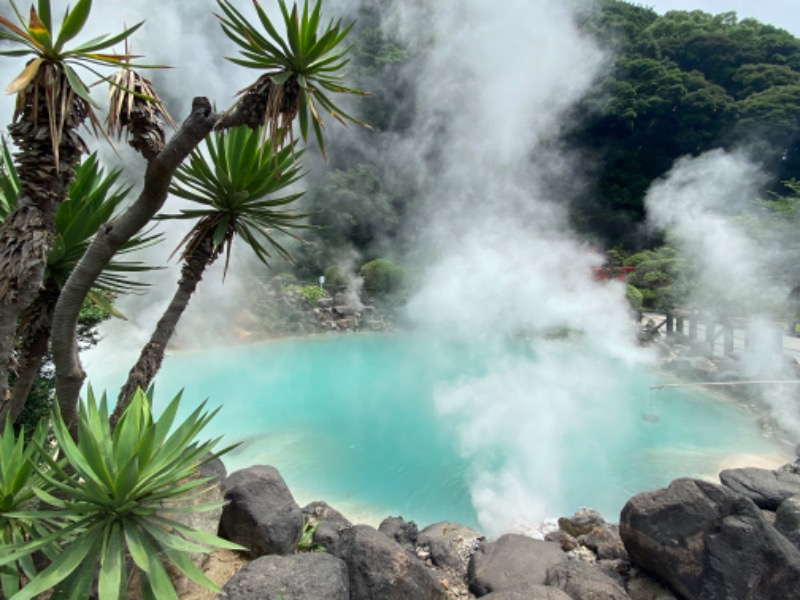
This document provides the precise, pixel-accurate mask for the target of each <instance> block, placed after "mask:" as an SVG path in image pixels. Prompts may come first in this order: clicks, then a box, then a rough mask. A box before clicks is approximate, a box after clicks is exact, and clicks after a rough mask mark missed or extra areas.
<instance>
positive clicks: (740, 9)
mask: <svg viewBox="0 0 800 600" xmlns="http://www.w3.org/2000/svg"><path fill="white" fill-rule="evenodd" d="M641 3H642V4H644V5H645V6H649V7H651V8H653V9H655V11H656V12H657V13H659V14H664V13H665V12H667V11H668V10H702V11H705V12H708V13H712V14H715V15H717V14H719V13H724V12H729V11H732V10H733V11H736V14H737V15H738V17H739V18H740V19H744V18H747V17H753V18H755V19H758V20H759V21H762V22H763V23H769V24H770V25H776V26H778V27H781V28H782V29H786V30H787V31H790V32H791V33H792V34H794V35H795V36H800V0H646V1H644V2H641Z"/></svg>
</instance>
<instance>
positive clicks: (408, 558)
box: [336, 525, 447, 600]
mask: <svg viewBox="0 0 800 600" xmlns="http://www.w3.org/2000/svg"><path fill="white" fill-rule="evenodd" d="M336 555H337V556H338V557H339V558H341V559H342V560H343V561H344V562H345V563H346V564H347V570H348V574H349V578H350V599H351V600H374V599H377V598H380V599H381V600H439V599H441V600H445V599H446V598H447V592H446V591H445V589H444V587H443V586H442V584H441V583H440V582H439V580H438V579H437V577H436V575H435V574H434V573H433V571H431V570H430V569H428V568H426V567H425V565H424V563H422V562H421V561H419V560H417V558H416V556H414V555H413V554H412V553H410V552H409V551H408V550H406V549H405V548H403V547H402V546H401V545H400V544H398V543H397V542H395V541H394V540H393V539H391V538H389V536H387V535H385V534H383V533H381V532H380V531H378V530H377V529H375V528H373V527H369V526H368V525H356V526H355V527H351V528H350V529H347V530H345V531H343V532H342V533H341V536H340V540H339V544H338V546H337V548H336Z"/></svg>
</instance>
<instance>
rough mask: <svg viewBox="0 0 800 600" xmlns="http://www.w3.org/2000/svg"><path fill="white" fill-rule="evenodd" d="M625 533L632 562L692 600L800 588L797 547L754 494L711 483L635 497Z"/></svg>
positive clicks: (779, 598) (767, 598)
mask: <svg viewBox="0 0 800 600" xmlns="http://www.w3.org/2000/svg"><path fill="white" fill-rule="evenodd" d="M620 535H621V536H622V541H623V542H624V543H625V547H626V549H627V550H628V553H629V555H630V557H631V560H632V561H633V562H634V563H635V564H637V565H638V566H640V567H642V568H643V569H645V570H646V571H648V572H649V573H651V574H653V575H655V576H656V577H658V578H659V579H661V580H662V581H664V582H666V583H668V584H669V585H670V586H671V587H672V588H673V589H674V590H675V591H677V592H678V593H679V594H680V595H682V596H683V597H685V598H687V599H688V600H730V599H732V598H736V599H741V600H772V599H774V600H783V599H785V598H787V590H798V589H800V551H798V550H797V548H795V547H794V546H793V545H792V544H791V542H789V541H788V540H787V539H786V538H785V537H783V536H782V535H781V534H780V533H778V531H776V530H775V528H773V527H772V526H771V525H770V524H769V523H768V522H767V521H766V519H765V518H764V516H763V515H762V514H761V511H760V510H759V509H758V508H757V507H756V506H755V504H753V502H752V501H751V500H750V499H748V498H746V497H744V496H742V495H740V494H737V493H736V492H734V491H732V490H731V489H729V488H726V487H723V486H720V485H716V484H713V483H709V482H707V481H700V480H694V479H676V480H675V481H673V482H672V483H671V484H670V485H669V487H667V488H665V489H660V490H657V491H654V492H646V493H643V494H639V495H637V496H634V497H633V498H631V499H630V500H629V501H628V503H627V504H626V505H625V507H624V508H623V509H622V514H621V516H620Z"/></svg>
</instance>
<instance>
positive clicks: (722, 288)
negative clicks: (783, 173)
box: [645, 150, 800, 435]
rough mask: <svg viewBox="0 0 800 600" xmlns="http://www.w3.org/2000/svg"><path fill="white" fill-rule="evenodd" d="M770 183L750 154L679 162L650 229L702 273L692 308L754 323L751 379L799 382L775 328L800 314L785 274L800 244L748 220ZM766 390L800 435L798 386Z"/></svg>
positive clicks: (661, 184)
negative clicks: (759, 233) (759, 231)
mask: <svg viewBox="0 0 800 600" xmlns="http://www.w3.org/2000/svg"><path fill="white" fill-rule="evenodd" d="M767 182H768V178H767V176H766V174H764V173H763V172H762V171H761V170H760V169H759V167H758V165H756V164H755V163H754V162H753V161H752V160H751V159H750V158H749V157H748V156H747V155H746V154H745V153H744V152H726V151H724V150H715V151H712V152H708V153H706V154H703V155H701V156H699V157H697V158H689V157H687V158H683V159H681V160H679V161H677V162H676V163H675V165H674V167H673V168H672V170H671V171H670V172H669V173H668V174H667V175H666V176H665V177H664V178H663V179H661V180H660V181H658V182H656V183H655V184H653V186H652V187H651V189H650V190H649V192H648V194H647V198H646V201H645V204H646V207H647V214H648V220H649V222H650V223H651V224H652V225H653V226H655V227H657V228H659V229H662V230H666V231H667V232H668V233H669V239H670V242H671V243H673V244H675V245H676V246H677V247H678V249H679V250H680V252H681V254H682V256H685V257H686V258H687V260H688V261H689V265H690V268H692V269H694V270H695V276H694V278H693V282H692V283H693V284H692V293H691V297H690V298H689V299H688V301H687V304H688V306H687V308H690V307H692V308H699V309H702V310H708V311H712V312H714V313H716V314H717V315H718V316H720V317H747V318H750V319H751V323H750V325H749V327H748V330H747V341H748V348H747V350H746V351H745V352H742V353H741V359H742V361H743V367H744V369H745V373H746V374H747V375H748V377H749V378H750V379H755V380H758V379H760V380H772V381H775V380H795V379H797V369H796V366H794V365H792V361H790V360H784V358H783V357H782V356H781V339H782V335H781V334H782V332H781V331H780V329H779V327H780V326H779V325H776V323H775V322H774V321H775V320H776V318H780V317H784V316H787V315H788V316H790V317H792V316H794V314H793V313H794V311H796V310H797V306H796V301H795V302H794V306H793V305H792V303H791V302H787V300H788V296H789V291H790V287H791V285H792V282H791V280H787V277H786V273H783V272H780V271H783V270H785V269H786V265H787V264H790V263H792V262H796V256H792V255H791V252H793V249H794V248H795V247H796V245H795V244H794V243H792V241H791V240H789V239H785V238H784V237H783V236H782V235H781V233H780V232H781V231H782V229H781V228H779V227H774V225H777V222H771V221H770V218H769V216H768V215H767V214H763V215H762V217H761V218H762V219H764V220H765V224H764V225H762V227H765V228H766V229H767V230H768V231H769V235H767V236H764V237H762V238H758V239H757V238H756V237H755V236H754V235H753V231H752V229H748V228H747V227H746V221H745V220H743V218H742V215H743V214H746V213H747V211H748V209H751V210H752V207H753V204H754V201H755V200H756V199H757V198H759V196H760V195H761V189H763V187H764V184H765V183H767ZM783 229H785V228H783ZM783 311H785V314H778V313H781V312H783ZM761 391H762V392H763V394H764V397H765V399H766V400H767V402H768V403H769V404H770V407H771V409H772V412H773V415H774V416H775V418H776V419H777V420H778V422H779V423H780V424H781V425H782V426H783V427H784V428H786V429H787V430H788V431H790V432H791V433H792V434H794V435H800V412H799V411H798V410H797V398H798V394H797V387H796V386H793V385H779V386H775V387H765V388H762V389H761Z"/></svg>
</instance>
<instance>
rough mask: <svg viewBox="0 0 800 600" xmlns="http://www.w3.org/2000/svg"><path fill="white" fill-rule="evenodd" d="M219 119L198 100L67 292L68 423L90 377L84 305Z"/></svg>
mask: <svg viewBox="0 0 800 600" xmlns="http://www.w3.org/2000/svg"><path fill="white" fill-rule="evenodd" d="M217 119H218V116H217V115H215V114H214V113H212V111H211V103H210V102H209V101H208V99H206V98H195V99H194V102H193V104H192V113H191V114H190V115H189V117H188V118H187V119H186V121H185V122H184V123H183V125H182V127H181V128H180V130H178V132H177V133H176V134H175V136H174V137H173V138H172V140H170V142H169V143H168V144H167V145H166V146H165V147H164V149H163V150H162V151H161V152H160V153H159V154H158V155H157V156H155V158H153V159H152V160H150V161H149V162H148V165H147V171H146V173H145V180H144V188H143V189H142V192H141V193H140V194H139V197H138V198H137V199H136V201H135V202H134V203H133V204H131V205H130V206H129V207H128V209H127V210H126V211H125V212H124V213H123V214H122V215H120V216H119V217H118V218H117V219H115V220H113V221H111V222H109V223H107V224H106V225H104V226H103V227H101V228H100V229H99V230H98V232H97V235H96V236H95V238H94V240H92V243H91V244H90V245H89V248H88V249H87V250H86V253H85V254H84V255H83V258H82V259H81V261H80V262H79V263H78V265H77V266H76V267H75V269H74V270H73V271H72V274H71V275H70V277H69V279H68V280H67V283H66V285H65V286H64V288H63V289H62V290H61V297H60V298H59V300H58V304H57V305H56V311H55V315H54V316H53V331H52V339H53V362H54V363H55V365H56V395H57V397H58V403H59V406H60V408H61V415H62V417H63V418H64V421H65V422H67V423H70V424H71V423H74V422H76V421H77V416H78V410H77V409H78V397H79V395H80V390H81V386H82V385H83V380H84V379H85V378H86V373H84V371H83V369H82V368H81V363H80V359H79V358H78V336H77V325H78V318H79V316H80V311H81V307H82V306H83V301H84V299H85V298H86V295H87V294H88V293H89V290H91V288H92V286H93V285H94V282H95V280H96V279H97V277H98V276H99V275H100V273H102V271H103V269H105V267H106V266H107V265H108V263H109V262H110V261H111V259H112V258H113V257H114V254H116V252H117V251H118V250H119V249H120V248H122V246H123V245H124V244H125V243H126V242H127V241H128V240H129V239H131V238H132V237H133V236H134V235H136V234H137V233H138V232H139V231H140V230H141V229H142V228H143V227H145V226H146V225H147V224H148V223H149V222H150V219H152V218H153V216H154V215H155V214H156V213H157V212H158V211H159V210H160V209H161V207H162V206H163V205H164V202H165V201H166V199H167V192H168V191H169V186H170V183H171V182H172V176H173V175H174V174H175V171H176V170H177V168H178V167H179V166H180V164H181V163H182V162H183V160H184V159H185V158H186V157H187V156H188V155H189V154H190V153H191V152H192V150H194V148H195V147H197V145H198V144H199V143H200V142H201V141H203V139H204V138H205V137H206V136H207V135H208V134H209V133H210V132H211V130H212V128H213V127H214V124H215V123H216V122H217Z"/></svg>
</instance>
